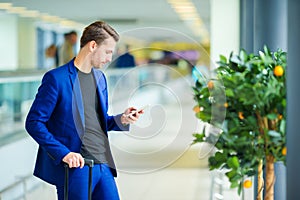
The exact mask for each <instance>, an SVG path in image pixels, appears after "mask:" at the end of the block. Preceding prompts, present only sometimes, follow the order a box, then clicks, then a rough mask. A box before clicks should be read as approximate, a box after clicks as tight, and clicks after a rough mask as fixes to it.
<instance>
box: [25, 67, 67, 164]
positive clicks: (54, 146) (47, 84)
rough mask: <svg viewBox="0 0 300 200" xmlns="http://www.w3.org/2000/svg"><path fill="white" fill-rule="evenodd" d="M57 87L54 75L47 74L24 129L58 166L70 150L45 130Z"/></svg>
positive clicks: (53, 106)
mask: <svg viewBox="0 0 300 200" xmlns="http://www.w3.org/2000/svg"><path fill="white" fill-rule="evenodd" d="M57 99H58V85H57V80H56V79H55V78H54V75H53V74H51V73H49V72H47V73H46V74H45V75H44V77H43V80H42V84H41V86H40V87H39V89H38V93H37V95H36V97H35V100H34V102H33V104H32V106H31V108H30V111H29V113H28V115H27V118H26V122H25V128H26V130H27V132H28V133H29V135H31V137H32V138H33V139H34V140H35V141H36V142H37V143H38V144H39V145H40V146H41V147H42V148H43V149H45V150H46V151H47V152H48V155H49V156H50V157H51V158H52V159H53V160H54V163H55V164H59V163H60V162H61V160H62V159H63V157H64V156H65V155H66V154H68V153H69V152H70V150H69V149H68V148H67V147H66V146H65V145H63V144H62V143H60V142H59V141H58V140H56V139H55V137H54V136H53V134H52V133H50V132H49V130H48V128H47V121H48V120H49V118H50V117H51V114H52V112H53V110H54V108H55V106H56V102H57Z"/></svg>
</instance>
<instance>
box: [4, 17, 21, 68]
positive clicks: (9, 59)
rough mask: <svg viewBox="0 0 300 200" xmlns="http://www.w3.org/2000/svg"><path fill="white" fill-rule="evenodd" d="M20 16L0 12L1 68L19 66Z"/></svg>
mask: <svg viewBox="0 0 300 200" xmlns="http://www.w3.org/2000/svg"><path fill="white" fill-rule="evenodd" d="M17 23H18V17H17V16H15V15H9V14H5V13H0V30H1V31H0V55H1V59H0V70H2V71H3V70H15V69H16V68H17V66H18V37H17V33H18V32H17V30H18V27H17Z"/></svg>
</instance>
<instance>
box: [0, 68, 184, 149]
mask: <svg viewBox="0 0 300 200" xmlns="http://www.w3.org/2000/svg"><path fill="white" fill-rule="evenodd" d="M104 72H105V74H106V77H107V81H108V88H109V90H108V91H109V92H110V95H109V96H110V98H109V99H110V100H111V101H118V100H119V99H123V98H124V97H126V96H128V95H130V93H133V92H136V91H140V90H143V87H144V86H145V85H147V84H149V83H158V84H161V83H164V82H167V81H170V80H172V79H175V78H177V77H178V76H180V75H179V74H178V72H177V71H176V70H175V68H171V67H166V66H161V65H158V64H152V65H145V66H140V67H135V68H125V69H110V70H105V71H104ZM44 73H45V71H42V72H41V71H37V72H31V73H28V72H27V73H19V72H15V73H8V72H5V73H4V72H0V146H2V145H3V143H4V144H6V143H8V142H10V140H9V139H10V138H12V136H15V134H17V133H20V132H24V119H25V117H26V115H27V113H28V110H29V108H30V105H31V103H32V101H33V99H34V97H35V94H36V92H37V89H38V87H39V85H40V83H41V79H42V76H43V74H44Z"/></svg>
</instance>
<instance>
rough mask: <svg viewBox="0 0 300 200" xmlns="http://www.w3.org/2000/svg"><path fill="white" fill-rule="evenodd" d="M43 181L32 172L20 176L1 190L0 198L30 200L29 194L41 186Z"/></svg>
mask: <svg viewBox="0 0 300 200" xmlns="http://www.w3.org/2000/svg"><path fill="white" fill-rule="evenodd" d="M42 186H43V185H42V184H41V181H39V180H37V178H35V177H33V176H32V175H31V174H30V175H27V176H25V177H19V180H17V181H16V182H14V183H13V184H11V185H9V186H8V187H6V188H4V189H3V190H2V191H0V200H20V199H22V200H27V199H28V200H29V198H27V197H28V194H30V193H32V192H34V191H36V190H37V189H39V188H41V187H42Z"/></svg>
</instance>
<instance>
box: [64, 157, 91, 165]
mask: <svg viewBox="0 0 300 200" xmlns="http://www.w3.org/2000/svg"><path fill="white" fill-rule="evenodd" d="M94 164H95V162H94V160H92V159H87V158H84V165H87V166H89V167H94ZM64 166H65V167H69V165H68V163H65V162H64Z"/></svg>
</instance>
